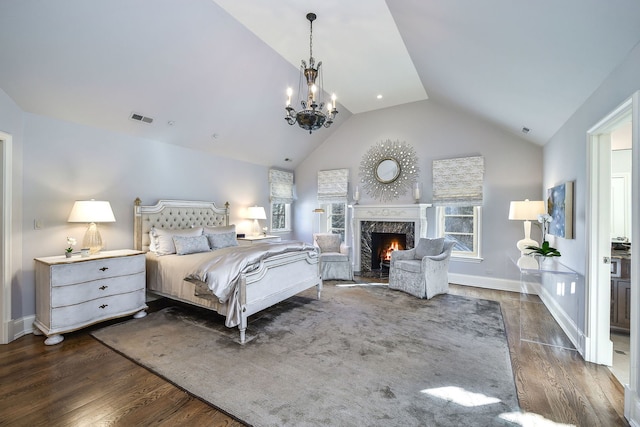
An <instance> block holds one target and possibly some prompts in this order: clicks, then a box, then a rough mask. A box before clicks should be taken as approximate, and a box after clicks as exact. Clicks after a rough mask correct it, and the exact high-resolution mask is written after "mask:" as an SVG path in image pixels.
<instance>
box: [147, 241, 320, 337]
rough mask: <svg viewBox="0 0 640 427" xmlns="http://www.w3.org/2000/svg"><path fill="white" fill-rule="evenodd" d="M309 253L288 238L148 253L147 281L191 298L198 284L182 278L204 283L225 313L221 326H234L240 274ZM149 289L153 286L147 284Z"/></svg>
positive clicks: (314, 250)
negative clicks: (281, 257)
mask: <svg viewBox="0 0 640 427" xmlns="http://www.w3.org/2000/svg"><path fill="white" fill-rule="evenodd" d="M300 251H305V252H310V253H312V254H313V256H317V248H315V247H314V246H311V245H308V244H305V243H303V242H296V241H289V242H280V243H263V244H258V245H250V246H233V247H227V248H223V249H216V250H214V251H211V252H202V253H196V254H190V255H164V256H155V255H149V256H148V259H149V260H150V262H151V263H153V264H155V267H154V268H153V269H152V270H153V271H154V273H152V274H155V275H156V277H150V278H149V279H150V283H163V285H162V288H163V289H156V290H160V291H162V292H164V293H167V294H170V295H178V296H180V297H181V298H182V299H185V300H193V298H194V297H196V298H201V296H198V295H197V292H198V289H199V290H200V292H201V289H202V286H200V287H196V286H194V285H190V286H187V285H186V284H185V281H187V282H192V283H196V284H197V283H206V285H207V287H208V289H209V291H210V292H211V294H212V295H215V297H216V298H212V299H211V298H209V299H208V300H210V301H211V306H212V307H214V308H215V309H216V311H218V312H219V313H220V314H223V315H225V316H226V321H225V325H226V326H228V327H233V326H237V325H238V324H239V321H240V301H239V298H238V285H239V279H240V275H241V274H242V273H249V272H251V271H253V270H254V269H256V268H259V267H260V264H261V262H262V261H264V260H266V259H268V258H269V257H272V256H276V255H279V254H283V253H286V252H300ZM151 289H152V290H153V288H152V287H151Z"/></svg>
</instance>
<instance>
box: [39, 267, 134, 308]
mask: <svg viewBox="0 0 640 427" xmlns="http://www.w3.org/2000/svg"><path fill="white" fill-rule="evenodd" d="M144 288H145V274H144V273H136V274H131V275H127V276H117V277H109V278H107V279H100V280H93V281H91V282H85V283H79V284H75V285H66V286H56V287H52V288H51V307H52V308H56V307H64V306H66V305H73V304H79V303H82V302H85V301H90V300H94V299H97V298H103V297H107V296H110V295H117V294H124V293H127V292H133V291H138V290H141V289H142V290H144Z"/></svg>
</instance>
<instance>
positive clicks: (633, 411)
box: [624, 384, 640, 427]
mask: <svg viewBox="0 0 640 427" xmlns="http://www.w3.org/2000/svg"><path fill="white" fill-rule="evenodd" d="M624 417H625V418H626V419H627V421H629V425H630V426H632V427H640V397H638V395H637V394H636V393H635V392H634V391H633V390H631V389H630V388H629V385H628V384H627V385H625V386H624Z"/></svg>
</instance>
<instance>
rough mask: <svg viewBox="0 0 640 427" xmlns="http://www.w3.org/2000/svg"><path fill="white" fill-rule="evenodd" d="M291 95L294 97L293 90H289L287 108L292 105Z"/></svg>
mask: <svg viewBox="0 0 640 427" xmlns="http://www.w3.org/2000/svg"><path fill="white" fill-rule="evenodd" d="M291 95H293V89H291V88H290V87H289V88H287V107H288V106H289V105H291Z"/></svg>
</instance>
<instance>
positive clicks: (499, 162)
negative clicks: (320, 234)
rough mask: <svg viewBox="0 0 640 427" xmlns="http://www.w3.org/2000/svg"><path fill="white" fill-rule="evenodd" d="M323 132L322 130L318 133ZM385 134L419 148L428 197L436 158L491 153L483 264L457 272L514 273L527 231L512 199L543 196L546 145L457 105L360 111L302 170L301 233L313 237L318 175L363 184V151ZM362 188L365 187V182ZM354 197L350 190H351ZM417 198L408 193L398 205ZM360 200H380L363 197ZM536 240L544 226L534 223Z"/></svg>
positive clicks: (454, 268) (458, 265)
mask: <svg viewBox="0 0 640 427" xmlns="http://www.w3.org/2000/svg"><path fill="white" fill-rule="evenodd" d="M318 132H322V130H319V131H318ZM386 139H391V140H400V141H405V142H407V143H408V144H410V145H412V146H413V147H414V149H415V150H416V153H417V156H418V159H419V166H420V170H421V172H420V181H421V182H422V186H423V194H424V196H423V198H422V202H424V203H430V202H431V196H432V189H431V184H432V179H431V164H432V161H433V160H435V159H445V158H453V157H461V156H472V155H482V156H484V157H485V168H486V172H485V185H484V196H485V198H484V206H483V213H482V232H483V234H482V254H483V257H484V261H483V262H481V263H467V262H452V264H451V266H450V271H451V272H452V273H459V274H467V275H474V276H487V277H493V278H510V279H513V278H515V276H514V275H513V274H514V270H515V268H513V265H512V263H511V262H510V261H509V260H508V259H507V255H506V254H507V250H514V251H515V250H516V249H515V244H516V242H517V241H518V240H519V239H522V237H523V236H524V231H523V224H522V222H520V221H518V222H516V221H509V220H508V219H507V218H508V213H509V202H510V201H511V200H524V199H525V198H529V199H534V198H537V199H538V200H539V197H540V193H541V188H542V148H541V147H539V146H537V145H535V144H532V143H529V142H528V141H525V140H523V139H522V138H520V137H518V136H517V135H514V134H511V133H508V132H505V131H504V130H502V129H500V128H497V127H495V126H493V125H491V124H488V123H487V122H486V121H484V120H482V119H480V118H477V117H475V116H473V115H470V114H468V113H465V112H462V111H460V110H457V109H455V108H451V107H448V106H444V105H441V104H438V103H437V102H436V101H433V100H427V101H421V102H416V103H411V104H405V105H400V106H397V107H392V108H388V109H385V110H378V111H373V112H368V113H363V114H357V115H354V116H352V117H351V118H349V120H348V121H346V122H345V123H344V124H343V125H342V126H341V127H340V128H339V130H338V131H337V132H336V133H335V134H333V135H332V136H331V137H330V138H329V139H327V141H325V142H324V143H323V144H322V145H321V146H320V147H319V148H318V149H316V150H315V151H314V152H313V153H312V154H311V155H310V156H309V157H308V158H307V159H305V160H304V161H303V162H302V164H301V165H300V166H299V167H298V168H296V171H295V176H296V186H297V189H298V195H299V198H298V200H297V201H296V204H295V214H296V215H295V237H296V238H297V239H302V240H307V241H308V240H310V238H311V233H312V229H313V223H314V220H315V218H314V216H313V214H312V212H311V211H312V210H313V209H314V208H315V207H316V206H317V202H316V192H317V172H318V170H323V169H336V168H349V169H350V186H351V188H353V186H354V185H355V184H357V183H358V182H359V176H358V173H359V165H360V161H361V159H362V156H363V155H364V154H365V153H366V152H367V150H368V149H369V148H370V147H371V146H373V145H374V144H376V143H378V142H380V141H384V140H386ZM361 187H362V186H361ZM350 196H351V193H350ZM395 202H397V203H413V199H412V197H411V194H410V193H407V194H406V195H405V196H404V197H401V198H400V199H397V200H396V201H394V203H395ZM360 203H361V204H380V202H378V201H376V200H372V199H371V198H369V197H368V196H367V195H366V194H363V195H362V197H361V200H360ZM434 211H435V209H429V214H428V215H429V218H428V219H429V230H428V235H429V236H434V233H435V228H434V227H435V225H434V224H435V222H434ZM532 235H533V237H534V238H538V239H539V231H538V230H537V229H536V228H535V227H534V229H533V230H532Z"/></svg>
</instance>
